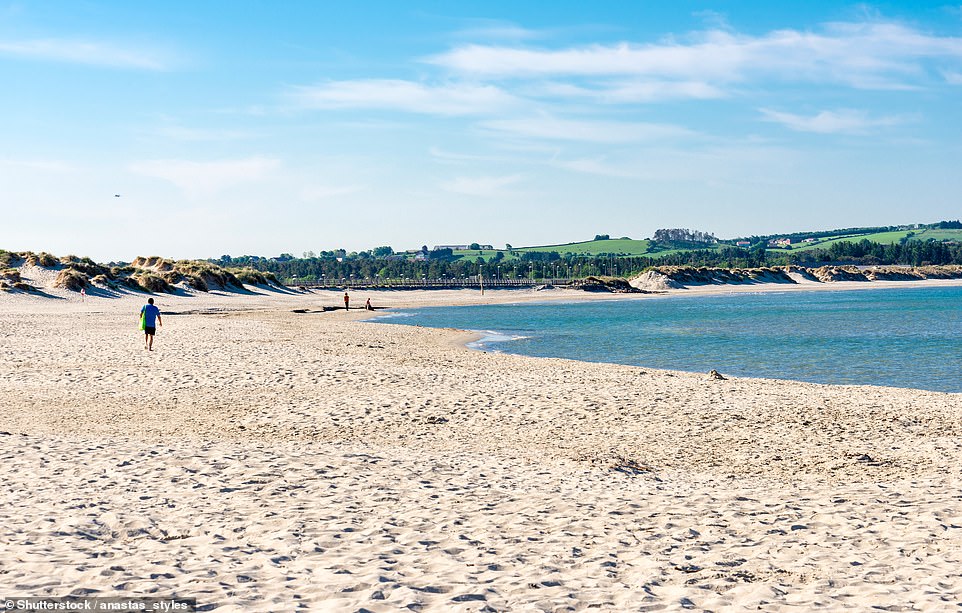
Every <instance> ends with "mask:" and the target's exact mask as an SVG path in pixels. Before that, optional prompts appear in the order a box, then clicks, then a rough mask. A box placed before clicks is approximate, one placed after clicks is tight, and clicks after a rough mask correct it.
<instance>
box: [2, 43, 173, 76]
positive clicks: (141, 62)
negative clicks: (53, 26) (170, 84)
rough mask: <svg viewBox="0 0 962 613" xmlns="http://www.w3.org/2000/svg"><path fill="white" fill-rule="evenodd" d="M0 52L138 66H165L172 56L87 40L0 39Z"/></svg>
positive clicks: (124, 66)
mask: <svg viewBox="0 0 962 613" xmlns="http://www.w3.org/2000/svg"><path fill="white" fill-rule="evenodd" d="M0 55H8V56H15V57H21V58H27V59H32V60H44V61H52V62H66V63H73V64H86V65H89V66H103V67H108V68H131V69H138V70H168V69H169V68H170V66H171V58H169V57H166V56H165V55H164V54H162V53H160V52H157V51H148V50H144V49H136V48H133V47H126V46H121V45H117V44H115V43H109V42H101V41H89V40H71V39H57V38H45V39H33V40H0Z"/></svg>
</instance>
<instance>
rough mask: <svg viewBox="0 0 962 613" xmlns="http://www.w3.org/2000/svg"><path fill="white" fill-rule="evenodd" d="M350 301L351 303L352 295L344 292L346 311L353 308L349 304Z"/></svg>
mask: <svg viewBox="0 0 962 613" xmlns="http://www.w3.org/2000/svg"><path fill="white" fill-rule="evenodd" d="M350 303H351V297H350V296H348V295H347V292H344V310H345V311H349V310H350V309H351V307H350V306H348V305H349V304H350Z"/></svg>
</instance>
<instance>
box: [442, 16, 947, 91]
mask: <svg viewBox="0 0 962 613" xmlns="http://www.w3.org/2000/svg"><path fill="white" fill-rule="evenodd" d="M424 61H425V62H427V63H429V64H432V65H436V66H439V67H442V68H445V69H448V70H450V71H453V72H455V73H458V74H461V75H468V76H472V77H475V78H489V79H512V78H551V77H562V76H564V77H625V76H632V77H641V78H647V79H655V80H678V81H682V82H695V83H713V84H727V83H733V82H743V81H747V80H749V79H751V78H753V77H758V76H761V77H766V78H774V79H781V80H786V81H820V82H833V83H846V84H848V85H850V86H853V87H861V88H896V87H902V86H905V82H906V81H908V82H912V81H913V80H922V79H923V78H926V76H927V72H926V70H925V65H926V63H927V62H939V61H948V62H953V63H962V38H958V37H943V36H934V35H931V34H926V33H923V32H920V31H918V30H915V29H913V28H910V27H907V26H904V25H901V24H898V23H888V22H857V23H833V24H828V25H826V26H824V28H823V29H822V31H820V32H808V31H800V30H777V31H773V32H770V33H768V34H765V35H763V36H748V35H742V34H737V33H732V32H729V31H723V30H717V29H716V30H710V31H707V32H701V33H697V34H693V35H691V36H690V37H689V41H688V42H687V43H681V42H675V41H667V42H662V43H657V44H633V43H627V42H623V43H620V44H614V45H601V44H598V45H589V46H583V47H572V48H566V49H558V50H548V49H531V48H523V47H516V46H514V47H512V46H503V45H502V46H494V45H478V44H472V45H464V46H461V47H458V48H456V49H453V50H451V51H448V52H445V53H441V54H438V55H434V56H431V57H428V58H425V60H424Z"/></svg>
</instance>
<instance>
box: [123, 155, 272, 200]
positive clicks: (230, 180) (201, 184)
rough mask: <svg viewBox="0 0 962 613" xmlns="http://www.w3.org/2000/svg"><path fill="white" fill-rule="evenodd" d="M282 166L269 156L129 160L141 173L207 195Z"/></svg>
mask: <svg viewBox="0 0 962 613" xmlns="http://www.w3.org/2000/svg"><path fill="white" fill-rule="evenodd" d="M279 166H280V161H279V160H276V159H271V158H266V157H251V158H246V159H239V160H218V161H212V162H197V161H193V160H147V161H143V162H135V163H133V164H130V166H129V167H128V169H129V170H130V171H131V172H133V173H135V174H139V175H143V176H147V177H155V178H158V179H163V180H165V181H168V182H170V183H173V184H174V185H176V186H177V187H179V188H180V189H182V190H184V192H186V193H187V195H189V196H194V197H196V196H204V195H209V194H213V193H216V192H219V191H222V190H224V189H227V188H230V187H234V186H237V185H242V184H245V183H250V182H256V181H260V180H262V179H264V178H266V177H268V176H269V175H270V173H271V172H272V171H274V170H275V169H277V168H278V167H279Z"/></svg>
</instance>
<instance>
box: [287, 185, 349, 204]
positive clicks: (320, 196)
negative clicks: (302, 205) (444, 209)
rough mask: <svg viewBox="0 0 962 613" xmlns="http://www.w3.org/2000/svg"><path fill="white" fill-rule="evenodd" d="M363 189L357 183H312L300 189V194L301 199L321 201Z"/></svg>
mask: <svg viewBox="0 0 962 613" xmlns="http://www.w3.org/2000/svg"><path fill="white" fill-rule="evenodd" d="M363 189H364V188H363V187H361V186H359V185H340V186H332V185H314V186H308V187H304V188H303V189H301V191H300V196H301V200H306V201H308V202H322V201H324V200H331V199H333V198H337V197H338V196H347V195H348V194H356V193H357V192H360V191H362V190H363Z"/></svg>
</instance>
